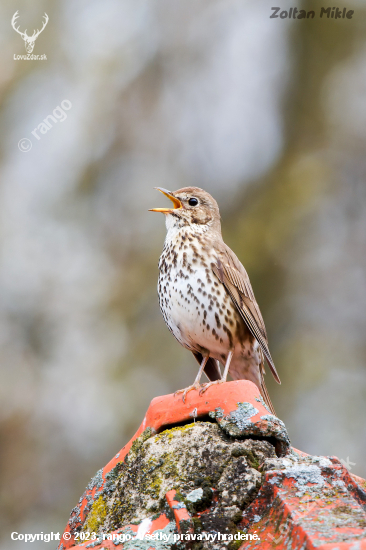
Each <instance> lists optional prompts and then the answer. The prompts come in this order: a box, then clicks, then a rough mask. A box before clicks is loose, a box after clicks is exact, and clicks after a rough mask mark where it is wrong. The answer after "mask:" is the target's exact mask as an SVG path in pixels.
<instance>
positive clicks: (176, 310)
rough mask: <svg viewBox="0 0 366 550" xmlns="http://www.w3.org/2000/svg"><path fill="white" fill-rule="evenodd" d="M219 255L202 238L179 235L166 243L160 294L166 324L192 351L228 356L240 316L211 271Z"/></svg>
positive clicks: (239, 322) (162, 261) (161, 263)
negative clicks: (204, 351) (206, 351)
mask: <svg viewBox="0 0 366 550" xmlns="http://www.w3.org/2000/svg"><path fill="white" fill-rule="evenodd" d="M214 254H215V252H214V251H213V250H212V251H211V250H210V249H209V246H208V243H207V241H206V240H205V239H204V238H203V237H202V236H198V237H194V236H187V235H186V234H185V233H184V232H182V233H179V234H178V235H177V238H176V239H174V240H166V242H165V245H164V249H163V253H162V255H161V257H160V262H159V271H160V274H159V282H158V294H159V303H160V309H161V311H162V314H163V316H164V319H165V322H166V324H167V326H168V327H169V329H170V331H171V332H172V333H173V334H174V336H175V337H176V339H177V340H178V341H179V342H180V343H181V344H182V345H183V346H185V347H186V348H188V349H190V350H196V351H201V350H202V349H203V350H210V352H211V356H216V357H217V358H219V357H221V358H222V359H223V358H224V356H226V354H227V352H228V350H229V349H230V348H231V347H232V341H233V339H235V335H236V333H237V329H238V326H239V325H241V324H242V322H241V320H240V318H239V319H237V317H238V315H237V312H236V310H235V308H234V306H233V304H232V302H231V299H230V298H229V296H228V295H227V293H226V291H225V289H224V287H223V286H222V284H221V283H220V281H218V279H217V278H216V276H215V275H214V273H213V271H212V269H211V262H214V261H215V255H214Z"/></svg>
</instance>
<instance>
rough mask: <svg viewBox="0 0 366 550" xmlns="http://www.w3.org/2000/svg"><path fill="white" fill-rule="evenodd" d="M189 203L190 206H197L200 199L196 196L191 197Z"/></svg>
mask: <svg viewBox="0 0 366 550" xmlns="http://www.w3.org/2000/svg"><path fill="white" fill-rule="evenodd" d="M188 204H189V206H197V204H198V200H197V199H196V198H194V197H192V198H191V199H189V201H188Z"/></svg>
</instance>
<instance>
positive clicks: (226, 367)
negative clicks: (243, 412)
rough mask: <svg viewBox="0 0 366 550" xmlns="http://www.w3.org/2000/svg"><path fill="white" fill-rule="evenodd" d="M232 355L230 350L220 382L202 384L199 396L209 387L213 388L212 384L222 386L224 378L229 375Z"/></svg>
mask: <svg viewBox="0 0 366 550" xmlns="http://www.w3.org/2000/svg"><path fill="white" fill-rule="evenodd" d="M233 355H234V352H233V351H232V350H230V351H229V353H228V356H227V359H226V363H225V369H224V373H223V375H222V378H221V379H220V380H214V381H213V382H208V383H207V384H204V385H203V388H201V390H200V395H202V394H203V393H205V391H207V390H208V388H209V387H210V386H213V385H214V384H223V383H224V382H226V378H227V375H228V373H229V368H230V363H231V359H232V358H233Z"/></svg>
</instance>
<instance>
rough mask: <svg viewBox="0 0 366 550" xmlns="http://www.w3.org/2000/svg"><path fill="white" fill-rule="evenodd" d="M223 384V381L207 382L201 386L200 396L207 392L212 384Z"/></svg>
mask: <svg viewBox="0 0 366 550" xmlns="http://www.w3.org/2000/svg"><path fill="white" fill-rule="evenodd" d="M224 382H225V380H214V381H213V382H207V384H203V386H202V388H201V389H200V395H202V394H203V393H205V392H206V391H207V390H208V388H210V387H211V386H213V385H214V384H223V383H224Z"/></svg>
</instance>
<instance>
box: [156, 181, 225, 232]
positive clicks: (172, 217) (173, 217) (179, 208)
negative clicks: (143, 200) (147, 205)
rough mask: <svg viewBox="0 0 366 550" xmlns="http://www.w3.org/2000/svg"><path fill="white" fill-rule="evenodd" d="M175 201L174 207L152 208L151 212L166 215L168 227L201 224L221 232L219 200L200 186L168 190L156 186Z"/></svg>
mask: <svg viewBox="0 0 366 550" xmlns="http://www.w3.org/2000/svg"><path fill="white" fill-rule="evenodd" d="M156 189H157V190H158V191H160V192H161V193H163V195H165V196H166V197H168V199H170V200H171V201H172V203H173V208H151V210H150V211H151V212H161V213H162V214H165V215H166V225H167V228H168V229H170V228H171V227H174V228H177V229H178V228H180V227H184V226H187V225H188V226H201V229H203V228H204V227H206V228H207V229H213V230H216V231H219V232H221V225H220V212H219V207H218V205H217V202H216V201H215V199H214V198H213V197H211V195H210V194H209V193H207V191H204V190H203V189H200V188H199V187H183V188H182V189H178V191H167V190H166V189H162V188H161V187H156Z"/></svg>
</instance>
